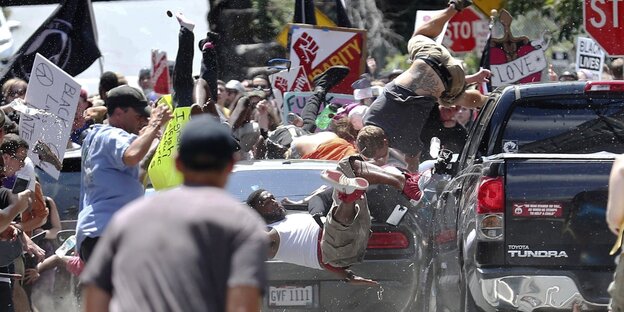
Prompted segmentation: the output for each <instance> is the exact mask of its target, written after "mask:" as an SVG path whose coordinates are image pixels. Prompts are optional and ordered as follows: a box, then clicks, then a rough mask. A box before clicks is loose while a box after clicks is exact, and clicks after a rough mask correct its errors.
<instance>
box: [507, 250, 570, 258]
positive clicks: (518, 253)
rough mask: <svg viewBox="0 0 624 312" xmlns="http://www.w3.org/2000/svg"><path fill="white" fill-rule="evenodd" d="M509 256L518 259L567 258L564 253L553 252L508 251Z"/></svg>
mask: <svg viewBox="0 0 624 312" xmlns="http://www.w3.org/2000/svg"><path fill="white" fill-rule="evenodd" d="M507 252H508V253H509V255H510V256H511V257H512V258H514V257H519V258H552V257H555V258H567V257H568V254H567V253H566V252H565V251H555V250H536V251H533V250H508V251H507Z"/></svg>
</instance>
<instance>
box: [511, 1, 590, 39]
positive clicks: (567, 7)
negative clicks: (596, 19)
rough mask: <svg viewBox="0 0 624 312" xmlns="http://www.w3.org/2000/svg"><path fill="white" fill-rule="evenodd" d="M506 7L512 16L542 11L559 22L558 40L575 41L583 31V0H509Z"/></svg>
mask: <svg viewBox="0 0 624 312" xmlns="http://www.w3.org/2000/svg"><path fill="white" fill-rule="evenodd" d="M505 7H506V9H507V10H508V11H509V13H511V15H512V16H522V15H524V14H526V13H527V12H530V11H532V10H538V11H541V13H542V15H543V16H544V17H545V18H550V19H551V20H552V21H554V22H555V23H556V24H557V26H558V29H557V32H556V33H554V34H553V37H554V39H555V40H557V41H565V40H569V41H574V38H575V37H576V35H578V34H579V33H580V32H582V31H583V30H582V28H583V14H582V12H583V0H508V1H507V5H506V6H505ZM536 8H537V9H536Z"/></svg>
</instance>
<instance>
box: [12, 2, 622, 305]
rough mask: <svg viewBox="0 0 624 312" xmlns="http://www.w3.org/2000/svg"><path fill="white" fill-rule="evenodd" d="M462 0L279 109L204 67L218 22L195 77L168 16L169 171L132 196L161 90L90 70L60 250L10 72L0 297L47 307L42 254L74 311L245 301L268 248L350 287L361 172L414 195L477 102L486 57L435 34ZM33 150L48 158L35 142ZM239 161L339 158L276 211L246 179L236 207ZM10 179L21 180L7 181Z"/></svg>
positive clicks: (147, 154)
mask: <svg viewBox="0 0 624 312" xmlns="http://www.w3.org/2000/svg"><path fill="white" fill-rule="evenodd" d="M470 4H471V2H470V1H467V0H450V1H449V5H448V7H447V8H446V9H445V10H443V11H441V13H440V14H438V15H437V16H435V17H433V18H432V19H431V20H430V21H428V22H427V23H425V24H423V25H421V26H420V27H418V28H417V29H416V31H415V32H414V34H413V36H412V38H411V39H410V40H409V42H408V45H407V46H408V55H409V58H410V61H411V63H410V66H409V68H406V69H405V70H397V71H393V72H392V73H390V74H389V75H387V76H380V75H379V73H378V70H377V68H376V63H375V60H374V59H373V58H369V59H368V60H367V72H366V73H365V74H363V75H362V76H361V77H360V79H359V80H357V81H356V82H354V83H353V85H352V87H353V89H354V93H353V96H354V99H355V101H354V103H352V104H349V105H342V106H341V105H336V104H334V103H329V101H328V99H327V94H328V93H329V92H331V91H332V88H333V87H334V86H336V85H338V84H339V83H340V82H341V81H342V80H343V79H344V78H345V77H346V76H347V75H348V73H349V72H350V69H349V68H348V67H345V66H341V65H336V66H332V67H330V68H328V69H327V70H325V71H324V72H322V73H321V74H319V75H317V76H316V77H314V79H313V81H312V84H313V92H312V96H311V97H310V98H309V99H307V102H306V104H305V106H304V108H303V110H302V112H301V114H300V115H299V114H295V113H288V114H285V113H284V111H283V110H284V109H285V108H284V107H283V106H282V103H279V102H278V101H277V100H276V98H275V96H273V92H272V88H271V82H270V80H269V78H268V76H267V75H266V73H258V74H257V75H253V76H252V77H250V79H241V80H229V81H227V82H224V81H221V80H219V79H217V78H218V77H217V76H218V71H219V64H218V59H217V54H216V52H215V51H216V50H215V49H216V47H215V44H216V43H215V42H217V38H218V34H215V33H210V32H209V33H208V34H207V36H206V38H205V39H202V40H200V44H199V51H200V54H201V58H202V62H201V69H200V75H199V76H198V77H193V75H192V72H193V69H192V60H193V57H194V53H195V52H194V51H195V47H194V33H193V29H194V23H193V22H192V21H190V20H188V19H187V18H186V17H185V16H184V15H183V14H181V13H178V14H176V15H175V17H176V19H177V20H178V22H179V25H180V28H179V45H178V53H177V56H176V60H175V63H174V64H175V65H174V66H173V68H172V73H173V75H172V85H171V89H172V90H173V92H172V99H173V109H175V108H178V107H190V108H191V114H192V119H191V121H189V123H188V124H187V125H186V126H185V127H184V129H183V131H182V133H181V135H180V137H179V141H178V143H179V144H178V147H177V148H178V152H177V154H176V156H175V166H176V169H177V170H178V171H180V172H181V173H182V175H183V185H182V186H180V187H178V188H174V189H172V190H167V191H161V192H158V193H157V194H155V195H152V196H149V197H144V196H143V195H144V189H145V185H146V183H147V181H148V179H149V177H148V176H147V167H148V165H149V163H150V160H151V158H152V157H153V155H154V153H155V151H156V148H157V146H158V143H159V141H160V139H161V136H162V135H163V130H164V127H165V126H166V124H167V122H168V121H169V120H171V119H172V118H173V115H172V113H173V109H172V108H170V107H169V106H167V105H155V104H154V102H155V101H157V100H158V99H159V97H160V94H157V93H155V92H154V90H153V85H152V81H151V80H150V76H151V72H150V70H149V69H146V70H142V71H141V72H140V74H139V81H138V85H139V86H140V89H138V88H134V87H131V86H128V81H126V78H125V77H124V76H123V75H121V74H118V73H114V72H105V73H103V74H102V75H101V77H100V83H99V89H98V90H97V94H96V95H93V96H89V92H88V91H87V90H82V91H81V93H80V99H79V101H78V106H77V110H76V114H75V118H74V122H73V124H72V128H71V133H70V138H69V141H68V142H67V147H68V148H81V149H82V172H81V191H80V203H79V204H80V210H79V215H78V220H77V226H76V235H75V240H76V246H75V248H74V249H73V250H72V251H70V252H69V253H61V254H59V253H57V252H55V251H56V250H57V248H58V247H59V244H60V243H59V242H58V240H57V233H58V232H59V231H60V230H61V223H60V220H59V213H58V210H57V208H56V205H55V203H54V200H53V199H52V198H50V197H47V196H46V195H45V194H43V192H42V188H41V185H40V184H39V182H38V181H37V177H36V174H35V169H34V165H33V162H32V160H30V159H29V158H28V150H29V148H30V147H29V145H28V143H27V142H26V141H24V140H23V139H21V138H20V137H19V129H18V128H19V127H18V126H17V124H18V123H19V112H17V111H15V110H14V104H15V103H16V102H23V99H24V96H25V94H26V88H27V86H28V84H27V82H25V81H23V80H20V79H10V80H8V81H7V82H6V83H4V85H3V86H2V97H3V104H2V106H0V125H1V126H2V127H0V141H1V144H0V153H1V154H2V158H0V161H1V163H0V175H1V176H2V184H3V185H2V186H3V187H2V188H0V207H3V209H1V210H0V231H2V233H1V235H0V239H1V240H0V250H1V251H0V259H2V262H1V263H0V310H2V311H31V310H38V311H46V310H48V308H46V307H41V306H39V307H38V306H37V303H36V302H33V301H32V299H31V298H30V297H29V296H30V293H31V287H32V285H36V283H37V282H38V281H39V280H40V279H41V278H40V276H42V275H43V274H44V272H45V271H48V270H50V269H54V268H56V269H60V270H67V271H69V272H70V273H71V274H73V275H76V276H78V275H79V276H80V280H81V282H82V284H83V288H84V300H85V301H84V306H83V308H84V309H86V310H87V311H108V310H109V309H112V310H129V311H132V310H146V309H147V310H159V309H164V310H177V311H196V310H197V311H199V310H201V311H204V310H209V311H224V310H226V309H227V310H228V311H229V310H230V309H236V310H240V311H258V310H259V304H260V301H259V298H260V297H261V294H262V292H263V288H264V285H265V280H266V272H265V268H264V260H266V259H270V258H275V259H279V260H282V261H285V262H290V263H294V264H297V265H301V266H305V267H310V268H314V269H319V270H328V271H330V272H333V273H335V274H337V275H338V276H339V277H340V278H341V279H343V280H345V281H346V282H348V283H350V284H354V285H371V284H376V283H377V282H376V281H374V280H370V279H368V278H366V277H360V276H358V275H356V274H355V273H354V272H353V271H351V269H350V268H351V266H352V265H353V264H356V263H358V262H361V261H362V259H363V256H364V252H365V250H366V245H367V241H368V236H369V233H370V227H371V220H370V219H371V218H370V212H369V208H368V205H367V197H366V191H367V189H368V188H369V185H373V184H385V185H388V186H391V187H393V188H394V189H396V190H397V192H398V193H399V194H401V196H404V197H405V198H406V199H407V200H412V201H418V200H419V199H420V197H421V189H420V187H419V180H420V178H421V176H420V173H419V164H421V163H422V162H423V161H426V160H428V159H432V158H436V156H437V155H436V154H435V151H429V143H430V142H440V144H441V146H440V147H441V148H444V149H449V150H452V151H454V152H459V150H460V149H461V148H462V147H463V145H464V143H465V141H466V139H467V137H468V129H469V128H470V127H471V125H472V124H473V123H474V121H475V117H476V114H478V110H479V108H480V107H481V106H482V105H484V104H485V102H486V100H487V97H486V96H485V95H483V94H482V93H481V92H480V91H479V90H477V89H476V88H474V86H475V85H480V84H482V83H484V82H487V81H488V79H489V78H490V76H491V73H490V71H489V70H486V69H482V70H480V71H478V72H477V73H475V74H467V73H466V72H465V71H464V69H463V66H462V62H461V60H459V59H456V58H454V57H453V56H452V55H451V54H450V53H449V51H448V50H447V49H446V48H445V47H443V46H442V45H440V44H438V43H436V42H435V41H434V40H433V38H434V37H436V36H437V35H438V34H440V32H441V31H442V28H443V26H444V24H445V23H446V22H448V21H449V20H450V19H451V18H452V17H453V16H454V15H455V14H457V13H458V12H460V11H461V10H462V9H464V8H465V7H466V6H469V5H470ZM623 65H624V60H623V59H617V60H615V61H613V62H612V63H611V67H610V68H608V70H609V75H611V76H612V78H613V79H622V68H623ZM549 75H550V79H551V80H555V81H563V80H581V79H586V78H587V79H591V78H590V77H585V78H581V76H580V75H579V73H572V72H564V73H562V74H561V75H557V74H556V73H555V72H554V70H553V69H552V67H551V68H550V69H549ZM284 116H287V117H286V118H283V117H284ZM327 119H329V122H327V121H328V120H327ZM436 138H437V139H436ZM38 146H39V145H38ZM35 152H36V155H38V157H39V158H40V159H42V160H45V161H47V162H49V163H55V162H56V163H57V165H58V162H59V159H58V158H55V157H54V155H53V153H52V152H51V150H50V149H49V147H47V146H45V145H43V146H42V147H40V148H36V149H35ZM252 159H321V160H335V161H338V166H337V168H336V169H335V170H325V171H323V172H322V173H321V176H322V178H323V179H324V180H325V181H326V182H327V184H328V186H326V187H323V188H321V189H319V190H317V191H316V192H314V193H313V194H310V196H308V197H307V198H306V199H304V201H305V203H306V204H307V205H308V210H309V212H310V214H295V215H290V214H287V213H286V210H285V209H284V207H283V205H282V203H281V202H280V201H278V200H277V199H276V198H275V197H274V196H273V195H272V194H271V190H265V189H258V190H256V191H254V192H252V193H251V194H249V197H248V199H247V201H246V204H247V205H246V206H242V205H241V203H239V202H236V201H235V200H234V199H233V198H232V197H231V196H230V195H228V194H226V193H225V192H224V191H223V188H224V186H225V184H226V183H227V179H228V175H229V173H230V172H231V171H232V169H233V166H234V164H235V162H236V161H238V160H252ZM20 177H26V179H27V180H28V181H30V182H29V183H31V185H29V186H28V187H27V188H26V190H18V191H16V192H14V193H13V194H12V192H11V189H13V188H14V185H16V183H15V181H16V180H17V179H18V178H20ZM206 198H210V200H209V201H208V200H205V199H206ZM285 201H286V202H288V199H285ZM171 203H175V207H183V209H178V208H176V209H173V207H172V206H171ZM250 207H251V208H250ZM267 229H268V230H267ZM35 238H36V239H35ZM33 240H35V241H37V244H35V243H34V242H33ZM344 246H347V247H348V248H344ZM155 255H157V256H155ZM181 267H183V268H185V269H184V270H178V269H173V268H181ZM207 293H208V294H211V295H210V296H206V295H205V294H207ZM164 294H166V295H164Z"/></svg>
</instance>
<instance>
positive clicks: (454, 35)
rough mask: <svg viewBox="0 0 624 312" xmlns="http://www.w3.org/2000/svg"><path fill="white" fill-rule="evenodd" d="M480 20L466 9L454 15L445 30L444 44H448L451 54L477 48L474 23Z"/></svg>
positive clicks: (469, 9)
mask: <svg viewBox="0 0 624 312" xmlns="http://www.w3.org/2000/svg"><path fill="white" fill-rule="evenodd" d="M481 20H482V18H481V17H480V16H479V15H478V14H477V13H476V12H475V11H474V10H473V9H472V8H466V9H464V10H462V11H461V12H459V13H457V14H455V16H453V18H452V19H451V20H450V21H449V23H448V26H447V28H446V33H445V34H444V36H445V38H444V39H445V42H450V43H451V44H449V49H450V50H451V51H453V52H470V51H472V50H474V49H475V48H476V46H477V39H476V36H477V33H478V31H479V29H478V26H479V25H478V24H477V23H476V22H479V21H481Z"/></svg>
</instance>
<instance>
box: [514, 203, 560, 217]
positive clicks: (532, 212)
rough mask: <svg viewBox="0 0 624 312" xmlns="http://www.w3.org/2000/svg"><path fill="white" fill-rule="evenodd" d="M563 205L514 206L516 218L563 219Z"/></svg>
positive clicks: (523, 204) (535, 204) (527, 204)
mask: <svg viewBox="0 0 624 312" xmlns="http://www.w3.org/2000/svg"><path fill="white" fill-rule="evenodd" d="M562 215H563V205H561V204H560V203H516V204H513V216H514V217H557V218H559V217H561V216H562Z"/></svg>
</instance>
